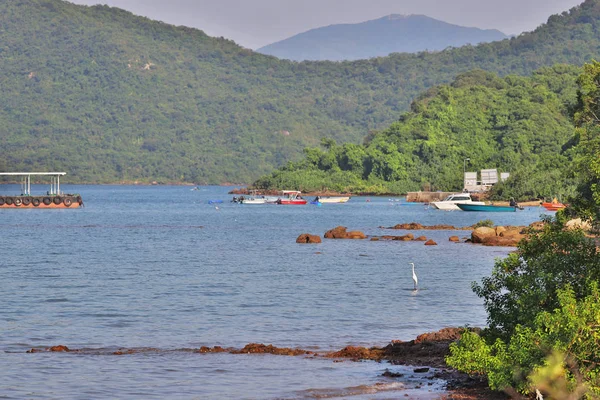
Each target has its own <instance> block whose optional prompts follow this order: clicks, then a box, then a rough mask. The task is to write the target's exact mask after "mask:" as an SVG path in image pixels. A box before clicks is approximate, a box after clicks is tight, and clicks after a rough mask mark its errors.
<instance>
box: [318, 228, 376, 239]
mask: <svg viewBox="0 0 600 400" xmlns="http://www.w3.org/2000/svg"><path fill="white" fill-rule="evenodd" d="M346 229H347V228H346V227H345V226H338V227H336V228H333V229H331V230H329V231H327V232H325V235H324V237H325V239H366V238H367V235H365V234H364V233H362V232H361V231H349V232H348V231H347V230H346Z"/></svg>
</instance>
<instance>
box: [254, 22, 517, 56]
mask: <svg viewBox="0 0 600 400" xmlns="http://www.w3.org/2000/svg"><path fill="white" fill-rule="evenodd" d="M506 38H507V36H506V35H505V34H504V33H502V32H500V31H497V30H492V29H487V30H484V29H479V28H467V27H463V26H458V25H453V24H449V23H447V22H443V21H439V20H437V19H434V18H431V17H428V16H426V15H420V14H410V15H404V14H390V15H387V16H385V17H381V18H378V19H374V20H370V21H365V22H361V23H356V24H337V25H329V26H325V27H321V28H316V29H311V30H309V31H307V32H304V33H300V34H298V35H295V36H292V37H290V38H288V39H285V40H282V41H280V42H277V43H273V44H270V45H268V46H265V47H262V48H260V49H258V50H256V51H257V52H259V53H263V54H269V55H272V56H275V57H278V58H282V59H290V60H294V61H303V60H313V61H319V60H329V61H343V60H358V59H368V58H372V57H380V56H387V55H388V54H390V53H417V52H420V51H425V50H427V51H440V50H443V49H445V48H447V47H460V46H463V45H465V44H478V43H484V42H492V41H497V40H502V39H506Z"/></svg>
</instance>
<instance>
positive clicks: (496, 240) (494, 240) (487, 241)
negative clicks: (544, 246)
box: [481, 236, 520, 247]
mask: <svg viewBox="0 0 600 400" xmlns="http://www.w3.org/2000/svg"><path fill="white" fill-rule="evenodd" d="M519 240H520V239H517V238H516V237H502V236H493V237H486V238H484V239H483V241H482V242H481V244H483V245H484V246H506V247H514V246H516V245H517V243H519Z"/></svg>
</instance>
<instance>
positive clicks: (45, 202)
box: [42, 197, 52, 206]
mask: <svg viewBox="0 0 600 400" xmlns="http://www.w3.org/2000/svg"><path fill="white" fill-rule="evenodd" d="M42 202H43V203H44V204H45V205H47V206H49V205H50V203H52V200H51V199H50V197H44V199H43V200H42Z"/></svg>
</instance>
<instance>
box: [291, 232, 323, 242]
mask: <svg viewBox="0 0 600 400" xmlns="http://www.w3.org/2000/svg"><path fill="white" fill-rule="evenodd" d="M296 243H321V237H320V236H317V235H311V234H310V233H303V234H302V235H300V236H298V238H297V239H296Z"/></svg>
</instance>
